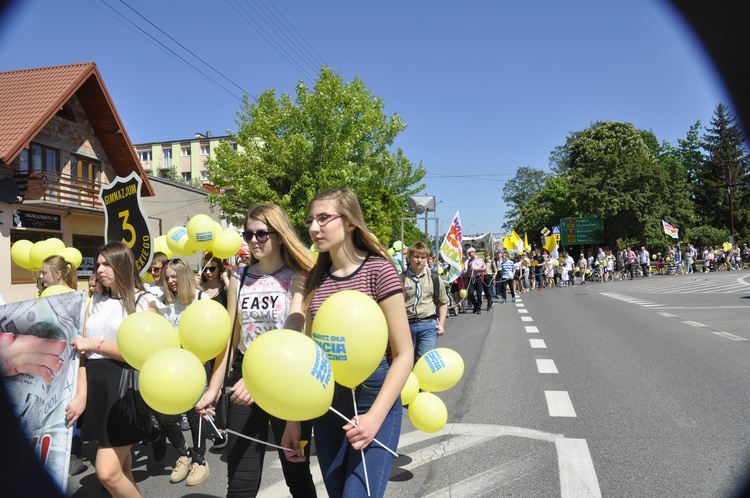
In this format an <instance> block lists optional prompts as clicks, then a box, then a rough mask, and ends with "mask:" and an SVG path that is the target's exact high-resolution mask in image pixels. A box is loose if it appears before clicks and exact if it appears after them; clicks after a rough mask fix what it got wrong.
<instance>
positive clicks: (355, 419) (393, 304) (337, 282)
mask: <svg viewBox="0 0 750 498" xmlns="http://www.w3.org/2000/svg"><path fill="white" fill-rule="evenodd" d="M308 211H309V218H308V220H307V224H308V226H309V227H310V229H309V231H310V236H311V237H312V239H313V242H314V243H315V245H316V246H317V248H318V251H319V253H318V258H317V261H316V262H315V266H314V267H313V269H312V272H311V273H310V276H309V277H308V280H307V283H306V285H305V303H306V305H307V321H306V326H307V327H306V331H307V333H308V335H309V334H310V333H311V327H312V321H313V320H314V319H315V315H316V313H317V312H318V309H319V308H320V306H321V304H323V302H324V301H325V300H326V298H328V297H329V296H331V295H332V294H334V293H335V292H338V291H341V290H347V289H351V290H357V291H361V292H364V293H365V294H367V295H368V296H370V297H371V298H372V299H374V300H375V301H376V302H377V303H378V305H379V306H380V309H381V310H382V311H383V314H384V315H385V318H386V322H387V325H388V348H386V351H384V354H383V359H382V361H381V363H380V365H379V366H378V368H377V369H376V370H375V372H373V374H372V375H371V376H370V377H369V378H368V379H366V380H365V381H364V382H363V383H362V385H360V386H359V387H357V389H356V390H355V398H356V404H357V414H355V413H354V407H353V403H352V393H351V390H350V389H348V388H346V387H344V386H341V385H339V384H336V386H335V392H334V399H333V406H334V408H336V409H337V410H338V411H340V412H341V413H343V414H345V415H346V416H347V417H350V419H349V422H348V423H347V422H342V420H341V419H340V418H339V417H338V416H337V415H335V414H333V413H331V412H329V413H328V414H326V415H324V416H323V417H321V418H319V419H316V420H315V422H314V433H315V446H316V449H317V453H318V462H319V464H320V468H321V471H322V473H323V480H324V481H325V485H326V489H327V491H328V495H329V496H331V497H332V498H335V497H341V496H366V495H367V487H366V485H365V469H364V466H363V462H362V458H363V457H364V459H365V465H366V467H367V475H368V478H369V479H368V481H369V490H370V496H373V497H378V496H383V494H384V493H385V488H386V485H387V484H388V476H389V474H390V470H391V467H392V466H393V459H394V456H393V454H392V453H391V452H389V451H388V450H386V449H384V448H382V447H381V446H379V445H377V444H371V443H372V441H373V439H374V438H377V439H378V441H379V442H380V443H382V444H384V445H386V446H387V447H388V448H390V450H391V451H395V450H396V448H397V447H398V439H399V435H400V432H401V417H402V410H403V408H402V407H401V400H400V393H401V390H402V389H403V387H404V384H405V383H406V379H407V378H408V376H409V372H411V369H412V367H413V364H414V348H413V345H412V339H411V333H410V331H409V323H408V320H407V317H406V305H405V303H404V296H403V289H402V285H401V279H400V278H399V275H398V274H397V272H396V268H395V266H394V264H393V262H392V261H391V258H389V256H388V253H387V251H386V249H385V247H383V245H382V244H380V242H378V240H377V239H376V238H375V236H374V235H373V234H372V233H371V232H370V231H369V230H368V228H367V224H366V222H365V220H364V216H363V214H362V208H361V207H360V204H359V201H358V199H357V196H356V195H355V194H354V192H352V191H351V190H349V189H334V190H326V191H323V192H320V193H318V194H317V195H316V196H315V197H314V198H313V200H312V201H311V202H310V205H309V207H308ZM294 430H295V427H294V425H293V424H289V425H288V433H287V434H285V436H284V439H283V440H282V444H283V445H284V446H290V445H291V446H292V447H294V448H295V449H298V448H299V439H300V437H299V435H298V434H295V433H294ZM361 450H363V451H361ZM286 456H287V458H288V459H290V460H292V461H297V460H299V459H301V458H302V456H301V455H300V453H299V451H296V452H287V453H286Z"/></svg>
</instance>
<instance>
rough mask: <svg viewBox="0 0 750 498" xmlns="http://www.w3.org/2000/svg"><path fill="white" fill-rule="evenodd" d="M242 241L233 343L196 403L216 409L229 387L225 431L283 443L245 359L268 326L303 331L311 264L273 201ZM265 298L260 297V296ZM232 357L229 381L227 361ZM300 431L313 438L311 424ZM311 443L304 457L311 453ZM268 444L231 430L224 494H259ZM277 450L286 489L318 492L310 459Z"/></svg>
mask: <svg viewBox="0 0 750 498" xmlns="http://www.w3.org/2000/svg"><path fill="white" fill-rule="evenodd" d="M243 238H244V239H245V241H247V245H248V247H249V250H250V265H249V266H245V267H242V268H241V269H240V270H239V272H238V273H237V274H235V275H232V279H231V281H230V283H229V294H228V309H229V313H230V316H231V317H232V321H233V323H234V324H235V328H234V331H233V333H232V338H233V342H232V344H231V345H230V347H229V349H228V350H227V351H226V353H225V354H224V355H223V358H221V361H220V362H219V361H218V360H219V359H218V358H217V362H218V363H219V364H217V365H216V367H215V369H214V373H213V375H212V376H211V382H210V383H209V387H208V390H207V391H206V393H205V394H204V395H203V397H202V398H201V399H200V401H199V402H198V404H196V409H197V410H198V411H199V413H202V414H204V413H212V412H213V411H214V410H213V408H212V407H211V405H212V404H213V403H214V402H215V401H216V400H217V397H218V395H219V392H220V390H221V388H222V386H227V387H226V389H231V392H232V396H231V398H230V401H231V402H230V403H229V417H228V424H227V425H228V429H230V430H232V431H235V432H240V433H242V434H246V435H248V436H251V437H254V438H256V439H260V440H261V441H268V440H269V438H268V436H269V434H268V428H269V423H270V426H271V429H272V431H273V438H272V441H271V442H274V443H276V444H279V440H280V439H281V436H282V434H283V433H284V430H285V425H286V422H285V421H283V420H280V419H278V418H276V417H273V416H271V415H270V414H268V413H266V412H265V411H264V410H263V409H262V408H260V407H259V406H258V405H256V404H254V403H253V399H252V398H251V397H250V395H249V394H248V392H247V388H246V387H245V382H244V380H243V379H242V358H243V357H244V354H245V352H246V351H247V348H248V346H249V345H250V343H251V342H252V341H253V340H254V339H255V338H257V337H258V336H260V335H261V334H263V333H264V332H266V331H268V330H274V329H282V328H284V329H292V330H298V331H300V332H301V331H302V328H303V326H304V321H305V317H304V314H303V311H302V298H303V289H304V284H305V279H306V277H307V272H309V271H310V269H311V268H312V266H313V261H312V259H311V257H310V255H309V254H308V252H307V249H306V247H305V246H304V244H302V242H301V241H300V240H299V238H298V237H297V234H296V233H295V232H294V229H293V228H292V226H291V223H290V222H289V219H288V218H287V216H286V214H285V213H284V212H283V211H282V210H281V208H280V207H278V206H276V205H274V204H256V205H254V206H253V207H251V208H250V210H249V211H248V213H247V215H246V216H245V231H244V233H243ZM261 298H262V299H261ZM227 361H229V362H231V363H230V365H232V368H231V369H230V371H229V378H228V379H226V380H225V379H224V372H225V367H226V362H227ZM302 427H303V428H302V429H301V430H300V432H301V433H302V434H304V436H303V438H306V439H308V440H309V439H310V427H309V424H303V426H302ZM309 448H310V447H309V446H308V447H307V449H306V455H307V456H308V457H309V451H310V450H309ZM265 453H266V446H265V445H263V444H259V443H255V442H253V441H249V440H247V439H244V438H238V437H235V436H234V435H233V434H231V433H230V434H229V437H228V444H227V472H228V489H227V496H228V497H235V496H243V497H244V496H255V495H256V494H257V493H258V489H259V488H260V481H261V477H262V470H263V458H264V456H265ZM281 453H282V451H279V454H280V459H281V467H282V470H283V471H284V478H285V480H286V484H287V486H288V487H289V492H290V493H291V495H292V496H294V497H295V498H296V497H315V496H316V492H315V484H314V482H313V478H312V474H311V473H310V464H309V461H308V460H307V459H306V458H301V459H299V461H298V462H290V461H288V460H287V459H286V458H284V457H283V456H281Z"/></svg>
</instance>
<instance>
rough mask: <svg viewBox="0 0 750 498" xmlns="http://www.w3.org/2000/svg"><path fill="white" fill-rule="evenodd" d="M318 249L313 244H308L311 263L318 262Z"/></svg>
mask: <svg viewBox="0 0 750 498" xmlns="http://www.w3.org/2000/svg"><path fill="white" fill-rule="evenodd" d="M318 253H319V251H318V247H317V246H316V245H315V244H310V256H312V259H313V261H317V260H318Z"/></svg>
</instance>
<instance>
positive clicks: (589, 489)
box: [258, 424, 601, 498]
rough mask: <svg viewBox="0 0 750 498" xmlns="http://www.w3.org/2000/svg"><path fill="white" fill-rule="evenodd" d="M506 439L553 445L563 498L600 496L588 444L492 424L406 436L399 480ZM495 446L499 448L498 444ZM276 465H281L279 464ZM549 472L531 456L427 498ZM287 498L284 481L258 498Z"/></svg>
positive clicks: (321, 490) (321, 489)
mask: <svg viewBox="0 0 750 498" xmlns="http://www.w3.org/2000/svg"><path fill="white" fill-rule="evenodd" d="M501 437H521V438H528V439H533V440H537V441H542V442H547V443H551V444H554V445H555V450H556V451H555V453H556V454H557V458H558V470H559V473H560V475H559V479H560V490H561V496H562V497H563V498H576V497H578V496H585V497H593V498H599V497H601V492H600V491H599V481H598V480H597V477H596V473H595V471H594V462H593V461H591V455H590V453H589V451H588V445H587V444H586V440H585V439H568V438H566V437H564V436H563V435H561V434H552V433H549V432H542V431H538V430H534V429H527V428H525V427H512V426H503V425H490V424H447V425H446V426H445V427H443V429H441V430H439V431H437V432H435V433H432V434H428V433H425V432H420V431H412V432H407V433H405V434H401V438H400V440H399V447H398V453H400V454H402V455H408V456H409V457H410V458H411V461H410V462H409V463H407V464H405V465H402V466H398V468H396V467H395V466H394V475H399V474H400V473H403V472H414V471H415V470H416V469H418V468H419V467H422V466H424V465H429V464H432V463H433V462H437V460H440V459H441V458H443V457H446V456H450V455H453V454H456V453H457V452H459V451H463V450H466V449H469V448H471V447H474V446H476V445H479V444H483V443H493V441H494V440H497V439H498V438H501ZM432 439H437V440H438V441H439V442H438V443H435V444H431V445H429V444H428V445H425V444H424V443H426V442H429V441H430V440H432ZM493 444H497V442H494V443H493ZM411 445H419V449H418V450H415V451H414V452H411V451H409V447H410V446H411ZM274 460H276V461H277V462H278V459H274ZM316 462H317V457H315V456H313V457H312V459H311V465H310V471H311V473H312V475H313V479H314V481H315V488H316V490H317V492H318V496H326V490H325V486H324V485H323V479H322V476H321V472H320V467H319V466H318V465H317V463H316ZM540 463H541V464H542V465H541V466H540V465H539V464H540ZM434 465H436V466H437V467H436V470H439V469H440V465H441V463H440V462H437V463H435V464H434ZM273 467H274V468H280V465H275V464H274V465H273ZM544 467H545V465H544V459H543V457H542V455H539V454H538V453H530V454H527V455H523V456H521V457H519V458H516V459H513V460H511V461H509V462H505V463H503V464H500V465H498V466H497V467H495V469H491V470H488V471H485V472H482V473H481V474H476V475H472V474H467V475H466V477H465V479H462V480H460V481H458V482H456V483H454V484H453V485H451V486H449V487H447V488H443V489H440V490H437V491H435V492H433V493H432V494H428V495H425V496H429V497H432V498H435V497H467V498H468V497H472V498H473V497H474V496H482V495H485V496H489V495H488V493H490V492H491V491H492V490H493V489H498V488H500V487H501V486H503V485H504V484H507V483H511V482H513V481H515V480H516V479H518V478H519V477H523V476H527V475H529V474H530V473H532V472H535V471H537V470H542V469H543V468H544ZM457 477H458V476H457ZM461 477H463V476H461ZM392 486H393V485H392ZM285 496H289V488H287V486H286V483H285V481H284V479H283V478H282V479H280V480H278V481H277V482H275V483H273V484H271V485H269V486H265V487H264V488H263V489H262V490H261V491H260V493H259V494H258V497H259V498H279V497H285Z"/></svg>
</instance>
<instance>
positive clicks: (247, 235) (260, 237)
mask: <svg viewBox="0 0 750 498" xmlns="http://www.w3.org/2000/svg"><path fill="white" fill-rule="evenodd" d="M272 233H276V232H274V231H273V230H258V231H257V232H253V231H252V230H245V231H244V232H242V238H243V239H245V242H250V241H251V240H253V237H255V240H257V241H258V242H261V243H263V242H265V241H267V240H268V236H269V235H271V234H272Z"/></svg>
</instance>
